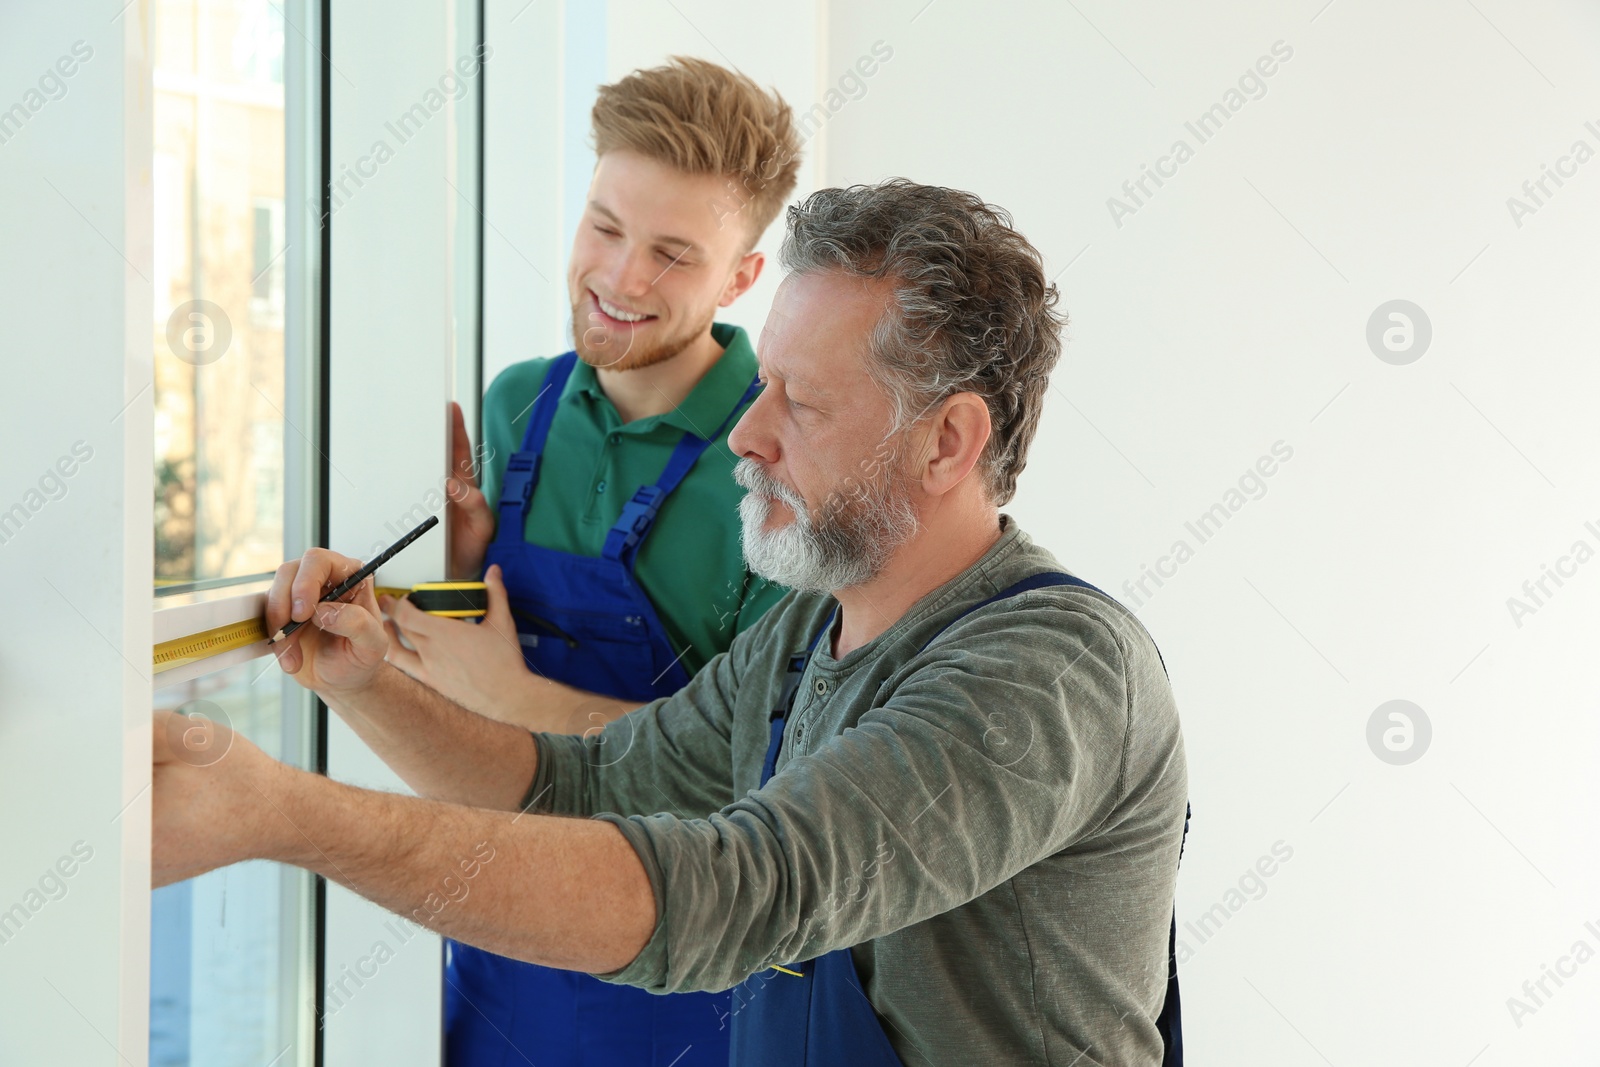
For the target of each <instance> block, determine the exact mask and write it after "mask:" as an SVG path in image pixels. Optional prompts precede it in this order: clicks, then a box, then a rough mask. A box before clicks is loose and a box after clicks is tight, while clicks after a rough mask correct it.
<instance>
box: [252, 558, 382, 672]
mask: <svg viewBox="0 0 1600 1067" xmlns="http://www.w3.org/2000/svg"><path fill="white" fill-rule="evenodd" d="M360 569H361V561H360V560H358V559H351V558H350V557H349V556H341V555H339V553H337V552H330V551H328V550H327V549H325V548H313V549H311V550H310V551H308V552H307V553H306V554H305V555H304V556H302V557H301V558H299V559H297V560H290V561H289V562H288V563H285V564H284V565H283V566H281V567H279V568H278V574H277V577H276V578H275V579H274V580H273V582H272V589H271V590H270V591H269V592H268V593H267V630H268V632H269V633H277V632H278V630H279V629H280V628H281V627H283V626H286V625H288V623H289V622H290V620H291V619H292V620H294V621H296V622H301V621H304V620H307V619H310V620H311V621H310V622H309V623H307V624H306V625H304V626H302V627H300V628H299V629H298V630H296V631H295V632H294V633H292V634H290V635H289V636H288V637H287V638H285V639H284V640H282V641H280V642H278V643H277V644H275V645H273V647H272V651H273V654H274V655H276V656H277V657H278V666H280V667H282V668H283V670H284V672H285V673H287V674H292V675H294V676H295V679H296V680H297V681H299V683H300V684H301V685H303V686H305V687H306V688H307V689H314V690H316V691H317V692H318V693H321V694H323V695H324V696H328V695H330V694H338V693H341V692H343V693H349V692H355V691H357V690H360V689H363V688H365V687H366V686H367V685H368V684H370V683H371V681H372V678H373V676H374V675H376V674H377V673H378V671H379V669H380V668H382V667H383V660H384V656H385V654H386V653H387V652H388V651H389V636H388V634H387V633H386V632H385V631H384V628H383V617H382V615H381V614H380V613H379V611H378V602H377V600H376V598H375V597H374V596H373V593H372V579H371V578H368V579H366V580H365V581H363V582H362V583H361V584H360V585H358V586H357V587H356V588H355V590H354V591H352V592H351V593H348V594H346V595H345V598H344V601H343V602H342V603H328V604H319V603H318V601H319V600H321V598H322V597H323V595H324V594H326V593H327V592H328V591H329V590H331V589H333V587H334V586H336V585H338V584H339V583H340V582H342V581H344V580H345V579H346V578H348V577H349V576H350V575H352V574H354V573H355V572H356V571H358V570H360Z"/></svg>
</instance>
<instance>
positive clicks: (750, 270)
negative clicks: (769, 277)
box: [717, 252, 767, 308]
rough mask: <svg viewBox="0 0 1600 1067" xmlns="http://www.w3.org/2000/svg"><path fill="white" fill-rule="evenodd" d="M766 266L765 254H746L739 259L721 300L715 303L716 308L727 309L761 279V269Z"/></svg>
mask: <svg viewBox="0 0 1600 1067" xmlns="http://www.w3.org/2000/svg"><path fill="white" fill-rule="evenodd" d="M766 265H767V254H766V253H765V252H746V253H745V254H744V255H743V256H741V257H740V258H739V264H738V266H736V267H734V269H733V276H732V277H730V278H729V279H728V285H727V287H726V288H724V289H723V290H722V299H720V300H718V301H717V306H718V307H724V308H725V307H727V306H728V305H729V304H731V303H733V302H734V301H735V300H737V299H739V298H740V297H741V296H743V295H744V294H745V293H747V292H749V291H750V287H751V286H752V285H754V284H755V283H756V279H757V278H759V277H761V268H762V267H764V266H766Z"/></svg>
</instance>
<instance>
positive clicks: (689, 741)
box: [523, 640, 748, 818]
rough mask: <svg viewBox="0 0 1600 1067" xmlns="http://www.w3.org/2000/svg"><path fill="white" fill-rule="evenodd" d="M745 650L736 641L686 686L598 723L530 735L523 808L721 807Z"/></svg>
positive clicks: (685, 810) (729, 778) (681, 812)
mask: <svg viewBox="0 0 1600 1067" xmlns="http://www.w3.org/2000/svg"><path fill="white" fill-rule="evenodd" d="M742 644H746V645H747V644H748V642H743V643H742ZM747 653H748V649H746V648H743V647H741V642H738V641H737V640H736V641H735V647H734V648H732V649H730V650H729V651H727V652H723V653H719V654H718V655H717V656H716V657H715V658H714V659H712V660H711V662H710V663H708V664H706V665H705V666H704V667H703V668H701V670H700V671H699V672H698V673H696V674H695V676H694V677H693V678H691V679H690V680H689V684H688V685H686V686H684V687H683V688H682V689H680V690H678V691H677V692H676V693H674V694H672V695H671V696H670V697H663V698H661V699H659V700H655V701H652V702H651V703H649V704H646V705H644V706H643V707H641V708H638V709H636V710H634V711H630V712H629V713H628V714H626V715H624V716H622V717H621V718H619V719H615V720H613V721H612V722H610V723H607V724H606V727H605V729H603V730H598V731H594V732H592V733H587V734H583V735H581V736H579V735H571V734H546V733H536V734H534V735H533V737H534V743H535V744H536V745H537V746H538V750H539V765H538V770H537V772H536V773H535V775H534V779H533V783H532V785H531V786H530V787H529V789H528V795H527V797H526V798H524V801H523V808H524V809H525V810H530V811H535V812H549V813H552V814H563V815H593V814H596V813H598V812H619V813H622V814H624V815H633V814H646V813H650V812H670V813H672V814H673V815H675V816H681V817H683V818H694V817H697V816H703V815H705V814H706V813H707V812H713V811H717V810H718V809H720V808H722V807H723V806H724V805H726V804H727V803H728V801H729V800H730V799H731V798H732V797H733V774H732V767H733V758H732V738H733V707H734V696H735V692H736V691H737V689H738V686H739V675H740V672H741V668H742V666H743V657H744V656H745V655H746V654H747Z"/></svg>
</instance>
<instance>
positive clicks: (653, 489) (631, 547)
mask: <svg viewBox="0 0 1600 1067" xmlns="http://www.w3.org/2000/svg"><path fill="white" fill-rule="evenodd" d="M760 391H761V382H760V379H752V380H751V382H750V385H749V386H748V387H747V388H746V389H745V391H744V395H743V396H741V397H740V398H739V402H738V403H737V404H735V405H733V410H731V411H729V412H728V417H727V418H725V419H723V420H722V425H720V426H718V427H717V429H716V431H715V432H714V433H712V435H711V436H710V437H708V438H707V437H700V436H698V435H696V434H692V433H689V432H688V431H685V432H684V435H683V437H681V438H680V439H679V440H678V445H677V447H676V448H674V449H673V450H672V455H671V456H669V457H667V465H666V467H664V468H663V469H662V471H661V477H659V478H657V479H656V482H655V484H654V485H641V486H640V487H639V488H638V489H637V490H636V491H635V492H634V494H633V498H632V499H631V500H629V501H628V502H627V503H626V504H624V505H623V506H622V515H621V516H620V517H618V519H617V522H616V525H614V526H612V527H611V530H610V532H608V533H607V534H606V543H605V547H604V548H603V549H602V550H601V552H600V555H601V556H603V557H604V558H606V559H609V560H614V561H616V562H619V563H622V564H623V565H624V566H626V567H627V568H628V569H629V570H630V571H631V570H632V569H633V562H634V560H635V559H636V558H637V557H638V555H639V548H640V546H641V545H643V544H644V539H645V538H646V537H648V536H649V535H650V531H651V529H653V528H654V527H655V522H656V514H657V513H658V512H659V511H660V510H661V505H662V504H664V503H665V502H666V499H667V497H669V496H671V495H672V491H673V490H674V489H677V488H678V486H679V485H681V484H682V483H683V479H684V478H685V477H687V476H688V474H689V471H691V470H692V469H694V465H695V464H696V463H697V462H699V460H700V457H701V456H702V455H704V454H705V451H706V449H708V448H710V447H711V443H712V442H713V441H717V440H720V439H721V437H722V435H723V432H724V431H726V430H727V428H728V424H729V423H730V422H732V421H733V417H734V416H735V415H737V414H738V413H739V411H740V409H742V408H743V407H744V406H745V404H747V403H748V402H749V401H750V400H751V399H752V398H754V397H755V395H756V394H757V393H758V392H760Z"/></svg>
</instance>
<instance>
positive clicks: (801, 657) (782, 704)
mask: <svg viewBox="0 0 1600 1067" xmlns="http://www.w3.org/2000/svg"><path fill="white" fill-rule="evenodd" d="M838 617H839V609H838V608H834V609H833V612H832V614H830V615H829V616H828V621H827V622H825V623H823V624H822V629H820V630H818V631H817V634H816V636H815V637H813V638H812V639H811V645H810V647H808V648H807V649H806V650H805V651H804V652H796V653H795V654H794V655H792V656H790V657H789V670H788V672H787V673H786V674H785V675H784V676H783V692H782V693H781V694H780V695H779V697H778V706H777V707H775V708H773V709H772V714H771V715H770V716H768V721H769V723H770V725H769V726H768V728H767V729H768V737H767V758H766V759H765V760H763V761H762V764H761V784H762V785H766V784H767V779H769V778H771V777H772V775H773V772H774V771H776V770H777V769H778V752H779V751H780V750H781V749H782V748H783V727H784V724H785V723H786V722H787V721H788V718H789V712H791V711H793V710H794V696H795V693H796V692H798V691H799V689H800V676H801V675H803V674H805V673H806V664H808V663H810V662H811V657H812V656H813V655H815V654H816V651H817V646H818V645H820V644H822V638H823V635H824V634H826V633H827V632H828V631H829V630H831V629H833V621H834V620H835V619H837V618H838Z"/></svg>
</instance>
